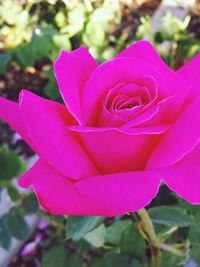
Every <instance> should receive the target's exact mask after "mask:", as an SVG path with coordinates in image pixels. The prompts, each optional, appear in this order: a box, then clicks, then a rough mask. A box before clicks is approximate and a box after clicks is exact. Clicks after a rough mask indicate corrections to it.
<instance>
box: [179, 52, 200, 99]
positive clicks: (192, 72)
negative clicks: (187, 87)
mask: <svg viewBox="0 0 200 267" xmlns="http://www.w3.org/2000/svg"><path fill="white" fill-rule="evenodd" d="M199 68H200V53H199V54H198V55H197V56H195V57H194V58H193V59H192V60H190V61H189V62H188V63H187V64H185V65H184V66H183V67H181V68H180V69H179V70H178V71H177V73H178V74H180V75H181V76H182V77H183V78H184V79H186V81H188V82H189V83H190V84H192V89H191V91H190V94H189V96H188V99H187V100H188V102H192V101H193V100H195V99H197V98H199V97H200V90H199V87H200V75H199Z"/></svg>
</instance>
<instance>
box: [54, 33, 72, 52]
mask: <svg viewBox="0 0 200 267" xmlns="http://www.w3.org/2000/svg"><path fill="white" fill-rule="evenodd" d="M52 39H53V42H54V44H55V45H56V46H57V47H58V48H59V49H65V50H67V51H69V50H71V43H70V41H69V37H68V35H67V34H56V35H54V36H53V37H52Z"/></svg>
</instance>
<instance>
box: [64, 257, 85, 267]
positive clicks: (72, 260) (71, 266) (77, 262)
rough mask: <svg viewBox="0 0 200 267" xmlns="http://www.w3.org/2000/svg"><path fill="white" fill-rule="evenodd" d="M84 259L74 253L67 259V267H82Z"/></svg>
mask: <svg viewBox="0 0 200 267" xmlns="http://www.w3.org/2000/svg"><path fill="white" fill-rule="evenodd" d="M82 266H83V265H82V260H81V258H80V257H79V256H78V255H72V256H70V257H68V259H67V266H66V267H82Z"/></svg>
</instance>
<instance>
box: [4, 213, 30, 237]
mask: <svg viewBox="0 0 200 267" xmlns="http://www.w3.org/2000/svg"><path fill="white" fill-rule="evenodd" d="M5 224H6V227H7V229H8V230H9V232H10V233H11V235H12V236H14V237H15V238H17V239H20V240H26V239H27V238H28V236H29V227H28V224H27V223H26V221H25V219H24V214H23V213H22V212H21V210H20V209H12V210H11V211H10V212H9V213H8V214H7V215H6V217H5Z"/></svg>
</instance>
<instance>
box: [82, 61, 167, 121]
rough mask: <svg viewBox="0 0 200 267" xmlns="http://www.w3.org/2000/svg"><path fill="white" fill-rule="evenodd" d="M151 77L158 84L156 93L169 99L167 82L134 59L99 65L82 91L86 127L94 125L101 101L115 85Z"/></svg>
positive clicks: (155, 70)
mask: <svg viewBox="0 0 200 267" xmlns="http://www.w3.org/2000/svg"><path fill="white" fill-rule="evenodd" d="M142 76H152V77H154V78H155V80H156V82H157V84H158V87H159V88H158V93H159V94H160V95H161V96H162V98H166V97H169V96H170V95H169V92H168V90H169V86H168V80H165V78H164V76H162V75H161V74H160V72H159V71H158V70H157V69H156V68H154V67H153V66H152V65H150V64H147V63H145V62H143V61H141V60H138V59H134V58H128V57H124V58H115V59H113V60H111V61H108V62H105V63H104V64H102V65H100V66H99V67H98V68H97V69H96V70H95V71H94V72H93V73H92V75H91V76H90V78H89V80H88V82H87V83H86V86H85V88H84V91H83V96H82V105H83V112H84V120H85V124H86V125H88V124H89V125H94V123H95V119H96V116H97V114H98V113H99V112H100V110H101V105H102V102H103V99H104V98H105V97H106V94H107V93H108V91H109V90H110V89H111V88H112V87H114V86H115V85H116V84H118V83H121V82H125V83H131V82H133V83H134V81H138V79H139V77H142Z"/></svg>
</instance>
